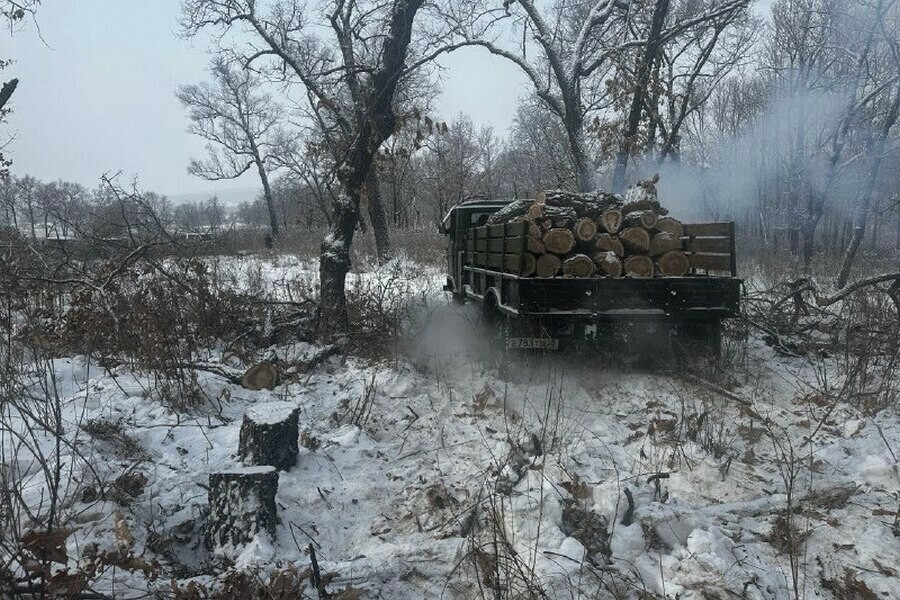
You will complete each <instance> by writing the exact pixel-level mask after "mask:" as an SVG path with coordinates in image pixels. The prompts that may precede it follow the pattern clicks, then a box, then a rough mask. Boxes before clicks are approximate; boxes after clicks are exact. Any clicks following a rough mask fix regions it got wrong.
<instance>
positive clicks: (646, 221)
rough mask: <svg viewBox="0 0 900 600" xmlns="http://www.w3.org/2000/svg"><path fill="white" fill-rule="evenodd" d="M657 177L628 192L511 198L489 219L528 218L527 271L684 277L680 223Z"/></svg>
mask: <svg viewBox="0 0 900 600" xmlns="http://www.w3.org/2000/svg"><path fill="white" fill-rule="evenodd" d="M654 183H655V180H654V181H648V182H642V183H639V184H637V185H635V186H634V187H632V188H630V189H629V190H628V192H627V193H626V194H625V196H624V197H622V196H619V195H617V194H610V193H606V192H591V193H586V194H575V193H569V192H562V191H551V192H546V193H541V194H538V197H537V198H536V199H534V200H517V201H515V202H513V203H511V204H509V205H508V206H506V207H504V208H503V209H501V210H500V211H498V212H496V213H494V214H493V215H491V218H490V219H489V220H488V223H490V224H498V223H514V222H525V223H526V224H527V227H528V237H527V249H526V250H527V251H526V252H525V261H524V268H523V273H522V274H523V275H524V276H526V277H530V276H536V277H556V276H558V275H562V276H569V277H593V276H597V275H606V276H609V277H622V276H625V275H627V276H630V277H653V276H655V275H659V276H665V277H681V276H683V275H686V274H687V272H688V271H689V269H690V260H689V259H688V256H687V255H686V254H685V253H684V252H682V245H681V238H682V236H683V235H684V231H683V228H682V224H681V222H680V221H678V220H677V219H674V218H672V217H670V216H668V211H667V210H666V209H665V208H663V207H662V206H660V204H659V201H658V200H657V199H656V189H655V187H654V185H653V184H654Z"/></svg>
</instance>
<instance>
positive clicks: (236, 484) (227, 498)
mask: <svg viewBox="0 0 900 600" xmlns="http://www.w3.org/2000/svg"><path fill="white" fill-rule="evenodd" d="M277 491H278V471H276V470H275V467H271V466H264V467H242V468H237V469H233V470H230V471H221V472H218V473H210V474H209V521H208V522H207V525H206V546H207V548H210V549H214V548H220V547H222V546H232V547H240V546H243V545H244V544H247V543H248V542H250V541H251V540H252V539H253V538H254V536H256V534H257V533H259V532H261V531H264V532H266V533H268V534H269V535H271V536H272V537H273V538H274V537H275V524H276V508H275V492H277Z"/></svg>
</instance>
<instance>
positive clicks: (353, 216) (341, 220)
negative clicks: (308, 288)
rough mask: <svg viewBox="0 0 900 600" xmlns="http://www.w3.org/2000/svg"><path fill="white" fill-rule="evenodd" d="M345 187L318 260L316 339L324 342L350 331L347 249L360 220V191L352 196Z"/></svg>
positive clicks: (348, 253)
mask: <svg viewBox="0 0 900 600" xmlns="http://www.w3.org/2000/svg"><path fill="white" fill-rule="evenodd" d="M346 187H347V188H348V189H346V190H345V191H343V192H342V193H341V196H340V197H339V198H338V199H337V200H336V202H335V203H336V206H335V208H334V211H333V212H334V214H333V219H334V221H333V224H332V226H331V232H330V233H329V234H328V235H326V236H325V239H324V240H323V241H322V253H321V256H320V258H319V336H320V337H324V338H330V337H333V336H337V335H340V334H344V333H347V332H348V331H349V330H350V319H349V316H348V315H347V297H346V294H345V292H344V289H345V284H346V279H347V273H349V272H350V245H351V244H352V243H353V234H354V233H355V231H356V224H357V222H358V220H359V189H358V188H357V190H356V192H355V193H354V191H353V189H352V188H350V186H349V185H348V186H346ZM354 196H355V197H354Z"/></svg>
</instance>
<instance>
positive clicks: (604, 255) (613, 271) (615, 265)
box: [593, 252, 622, 277]
mask: <svg viewBox="0 0 900 600" xmlns="http://www.w3.org/2000/svg"><path fill="white" fill-rule="evenodd" d="M593 260H594V264H596V265H597V267H599V268H600V270H601V271H603V272H604V273H606V274H607V275H609V276H610V277H621V276H622V261H621V260H619V257H618V256H616V254H615V252H596V253H594V256H593Z"/></svg>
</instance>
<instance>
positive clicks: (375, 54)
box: [184, 0, 444, 335]
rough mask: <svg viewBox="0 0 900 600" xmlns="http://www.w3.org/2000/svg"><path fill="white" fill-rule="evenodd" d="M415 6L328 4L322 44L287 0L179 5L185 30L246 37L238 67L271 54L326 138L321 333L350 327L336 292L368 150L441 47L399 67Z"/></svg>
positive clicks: (380, 226)
mask: <svg viewBox="0 0 900 600" xmlns="http://www.w3.org/2000/svg"><path fill="white" fill-rule="evenodd" d="M423 4H424V0H393V1H392V2H389V3H372V4H366V5H365V6H364V5H363V3H362V2H358V1H357V0H333V1H331V2H329V9H328V11H327V23H326V24H324V25H325V26H326V27H327V29H328V30H330V32H331V34H332V35H333V37H334V40H335V45H331V44H328V43H326V42H325V41H323V39H322V38H321V37H320V33H321V32H322V29H318V30H315V29H314V28H313V26H312V25H310V24H309V23H308V16H309V14H308V12H307V11H305V6H304V5H303V4H302V3H301V2H299V1H296V0H282V1H275V2H272V3H271V4H270V5H269V10H268V11H266V12H265V13H263V10H264V9H263V8H262V7H261V4H260V3H257V2H256V1H254V0H215V1H213V0H188V1H187V2H185V4H184V17H185V19H184V20H185V26H186V32H187V34H189V35H190V34H193V33H196V32H198V31H200V30H201V29H206V28H213V29H217V30H219V31H223V30H224V31H227V30H230V29H231V28H237V29H240V30H241V31H242V32H243V33H246V34H249V35H248V38H247V39H249V41H248V42H247V43H246V44H243V43H242V45H241V49H240V51H239V54H240V56H241V57H242V59H243V61H244V64H245V65H247V66H248V67H254V66H255V65H256V64H257V62H258V61H260V60H264V59H266V58H269V59H274V62H272V63H269V66H272V67H274V73H273V71H269V73H270V74H280V75H281V76H282V78H283V81H284V82H285V83H294V82H296V83H299V84H300V85H302V89H303V90H304V92H305V94H306V97H307V100H308V102H307V105H306V111H307V114H308V116H309V117H310V118H311V119H312V120H313V121H314V122H316V123H317V125H318V126H319V127H320V129H321V131H322V133H323V135H324V136H325V139H326V142H328V143H330V144H334V147H335V161H334V164H335V173H336V179H337V181H338V183H339V187H340V193H339V194H337V197H336V198H335V201H334V206H333V219H334V220H333V224H332V228H331V233H330V234H329V235H328V236H327V237H326V239H325V240H324V242H323V243H322V254H321V260H320V267H319V275H320V318H319V322H320V333H321V334H322V335H333V334H340V333H344V332H346V331H347V330H348V328H349V318H348V314H347V306H346V297H345V293H344V289H345V280H346V275H347V273H348V272H349V269H350V246H351V244H352V243H353V237H354V234H355V231H356V228H357V225H358V224H359V222H360V207H361V205H362V204H363V199H364V196H365V195H366V194H365V190H366V182H367V180H370V177H371V174H370V170H371V169H370V167H371V166H372V162H373V159H374V157H375V154H376V152H377V151H378V149H379V147H380V146H381V144H382V143H383V142H384V141H385V140H386V139H387V138H389V137H390V136H391V135H392V134H393V133H394V132H395V131H396V129H397V127H398V119H397V114H396V113H395V95H396V93H397V90H398V88H399V87H400V84H401V81H403V80H404V78H405V77H406V76H407V75H408V73H409V72H410V71H411V70H414V69H417V68H419V67H421V66H422V65H423V64H427V63H428V62H429V61H430V59H431V58H433V57H434V56H436V55H437V54H439V53H440V52H442V51H444V50H442V49H440V48H437V47H435V46H429V45H425V46H423V47H421V48H418V50H419V52H421V53H422V54H421V58H420V60H418V61H416V62H414V63H412V64H411V65H409V66H407V64H406V63H407V53H408V51H409V49H410V44H411V42H412V33H413V32H412V29H413V23H414V21H415V18H416V15H417V13H418V12H419V10H420V9H421V8H422V5H423ZM242 41H243V40H242ZM248 44H249V46H250V50H247V47H248ZM263 64H264V65H265V64H266V63H263ZM370 187H371V184H370ZM373 199H374V200H375V201H374V202H373ZM368 206H369V208H370V215H371V216H372V220H373V229H375V233H376V240H377V238H378V236H381V237H382V244H381V247H382V253H383V252H384V250H385V244H386V243H387V221H386V218H385V217H384V211H383V208H382V207H380V206H379V203H378V202H377V198H375V197H374V195H371V194H369V195H368ZM379 209H380V210H379ZM379 232H381V233H379Z"/></svg>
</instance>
